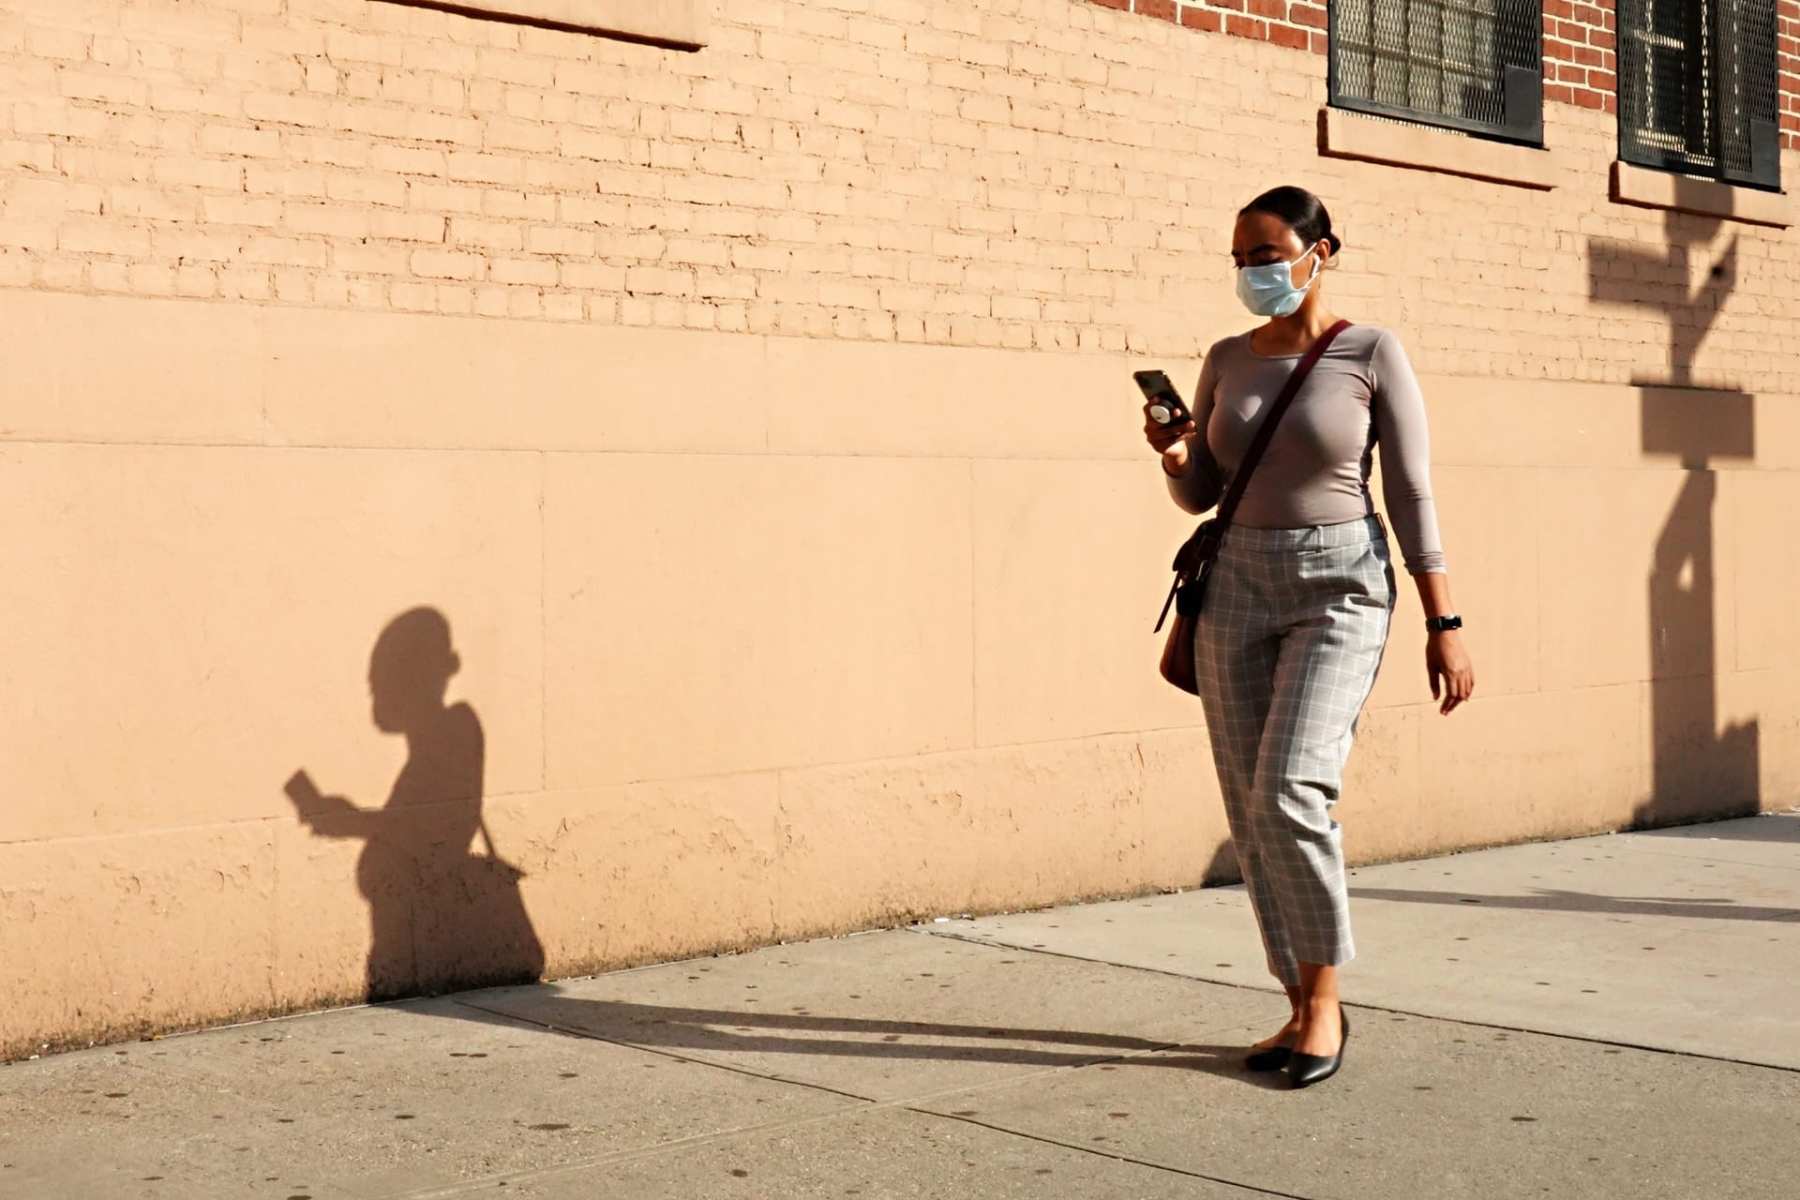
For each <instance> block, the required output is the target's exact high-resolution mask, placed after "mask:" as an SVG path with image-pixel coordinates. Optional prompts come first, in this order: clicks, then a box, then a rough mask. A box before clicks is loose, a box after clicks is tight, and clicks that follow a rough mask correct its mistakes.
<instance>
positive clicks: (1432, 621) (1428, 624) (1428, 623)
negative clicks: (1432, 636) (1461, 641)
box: [1425, 613, 1462, 633]
mask: <svg viewBox="0 0 1800 1200" xmlns="http://www.w3.org/2000/svg"><path fill="white" fill-rule="evenodd" d="M1425 628H1427V629H1429V630H1431V632H1433V633H1444V632H1446V631H1447V630H1451V629H1461V628H1462V618H1461V617H1459V616H1457V615H1456V614H1455V613H1451V614H1450V615H1449V616H1447V617H1426V618H1425Z"/></svg>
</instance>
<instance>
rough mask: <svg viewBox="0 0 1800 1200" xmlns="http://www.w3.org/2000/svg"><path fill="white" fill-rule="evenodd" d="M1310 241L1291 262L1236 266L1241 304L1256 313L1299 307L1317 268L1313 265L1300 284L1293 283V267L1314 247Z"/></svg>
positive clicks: (1282, 313) (1280, 312) (1276, 312)
mask: <svg viewBox="0 0 1800 1200" xmlns="http://www.w3.org/2000/svg"><path fill="white" fill-rule="evenodd" d="M1318 247H1319V243H1317V242H1314V243H1313V244H1312V245H1311V246H1309V247H1307V248H1306V249H1305V250H1304V251H1302V252H1301V254H1300V257H1299V258H1296V259H1295V260H1294V261H1293V262H1275V263H1268V264H1267V265H1265V266H1260V267H1239V268H1238V273H1237V294H1238V299H1239V300H1242V301H1243V302H1244V307H1245V308H1247V309H1249V310H1250V311H1251V312H1253V313H1255V314H1256V315H1257V316H1259V317H1285V316H1289V315H1290V314H1292V313H1293V312H1294V310H1295V309H1297V308H1299V307H1300V302H1301V301H1302V300H1305V299H1306V293H1307V290H1308V289H1309V288H1311V287H1312V285H1313V281H1314V280H1316V279H1318V277H1319V268H1318V267H1317V266H1314V267H1313V273H1312V275H1311V276H1309V277H1308V278H1307V281H1306V282H1305V283H1304V284H1303V285H1301V286H1300V287H1295V286H1294V277H1293V270H1294V268H1295V267H1296V266H1298V265H1299V264H1300V263H1301V262H1303V261H1305V259H1306V256H1307V255H1309V254H1311V253H1312V252H1313V251H1314V250H1316V249H1318Z"/></svg>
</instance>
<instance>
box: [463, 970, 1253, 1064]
mask: <svg viewBox="0 0 1800 1200" xmlns="http://www.w3.org/2000/svg"><path fill="white" fill-rule="evenodd" d="M516 998H517V1000H518V1002H517V1003H508V1002H507V1000H506V999H504V998H501V997H496V996H472V997H467V998H460V997H459V998H457V999H456V1001H455V1003H456V1005H457V1006H458V1007H459V1008H461V1009H466V1010H467V1011H468V1014H469V1016H468V1019H471V1020H476V1021H481V1022H484V1023H494V1024H508V1025H519V1024H523V1025H537V1026H542V1027H544V1028H546V1029H548V1030H550V1031H552V1032H556V1033H560V1034H563V1035H566V1036H574V1037H581V1038H590V1039H595V1040H598V1041H603V1042H615V1043H618V1044H621V1045H628V1046H636V1047H642V1048H645V1049H651V1050H668V1051H675V1052H678V1053H691V1054H736V1055H741V1054H794V1055H811V1056H823V1057H838V1058H868V1059H889V1060H901V1061H921V1060H926V1061H944V1062H982V1063H997V1064H1000V1065H1003V1066H1016V1067H1086V1066H1098V1067H1103V1068H1105V1067H1113V1066H1117V1067H1127V1066H1134V1067H1135V1066H1147V1067H1162V1068H1168V1067H1175V1068H1180V1069H1183V1070H1197V1071H1208V1072H1211V1073H1213V1074H1217V1075H1223V1076H1228V1077H1231V1078H1234V1079H1239V1080H1242V1081H1243V1082H1246V1083H1264V1084H1268V1085H1269V1086H1281V1087H1285V1086H1287V1085H1286V1081H1285V1080H1284V1079H1280V1078H1275V1079H1273V1080H1271V1079H1270V1075H1274V1076H1277V1077H1279V1074H1280V1073H1279V1072H1272V1073H1264V1074H1258V1073H1252V1072H1247V1071H1245V1070H1244V1068H1243V1066H1242V1058H1243V1055H1244V1050H1245V1046H1244V1044H1241V1043H1239V1042H1235V1041H1233V1042H1229V1043H1226V1042H1162V1041H1154V1040H1151V1039H1148V1038H1136V1037H1128V1036H1125V1035H1121V1034H1109V1033H1081V1032H1075V1031H1072V1030H1067V1029H1021V1028H1016V1027H1012V1026H1005V1025H946V1024H940V1023H936V1022H925V1021H894V1020H881V1019H878V1018H862V1017H832V1016H820V1015H817V1014H814V1013H810V1012H799V1013H759V1012H750V1011H743V1010H733V1009H719V1008H687V1007H680V1006H674V1005H667V1006H665V1005H657V1004H639V1003H634V1002H631V1001H625V1000H597V999H584V998H580V997H576V996H570V995H566V994H563V993H561V991H560V989H559V988H558V987H557V985H555V984H545V985H543V986H542V987H539V988H534V989H531V990H530V991H529V992H521V993H517V994H516ZM813 1033H817V1034H843V1035H847V1036H845V1037H842V1038H830V1037H804V1036H797V1035H801V1034H813ZM784 1035H795V1036H784ZM909 1039H919V1040H909ZM996 1041H1009V1042H1020V1041H1028V1042H1039V1043H1043V1044H1045V1045H1046V1046H1050V1047H1063V1046H1066V1047H1070V1049H1068V1050H1059V1049H1037V1048H1034V1047H1030V1046H1003V1045H993V1044H992V1043H994V1042H996ZM983 1043H987V1044H985V1045H984V1044H983ZM1080 1047H1087V1048H1089V1052H1087V1053H1082V1052H1081V1050H1080V1049H1078V1048H1080Z"/></svg>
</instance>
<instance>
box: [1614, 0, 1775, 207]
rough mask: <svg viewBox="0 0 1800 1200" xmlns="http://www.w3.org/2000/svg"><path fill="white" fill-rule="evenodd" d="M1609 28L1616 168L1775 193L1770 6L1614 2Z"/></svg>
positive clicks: (1715, 1) (1738, 0)
mask: <svg viewBox="0 0 1800 1200" xmlns="http://www.w3.org/2000/svg"><path fill="white" fill-rule="evenodd" d="M1765 21H1766V24H1764V22H1765ZM1616 25H1617V28H1618V32H1619V49H1618V60H1619V76H1618V78H1619V84H1618V88H1619V106H1618V107H1619V158H1620V160H1621V161H1623V162H1628V163H1631V164H1632V165H1634V166H1640V167H1648V168H1650V169H1652V170H1658V171H1670V172H1674V173H1676V174H1681V175H1692V176H1697V177H1699V178H1702V179H1711V180H1716V181H1717V182H1719V183H1725V184H1730V185H1732V186H1734V187H1750V188H1758V189H1760V190H1763V191H1772V192H1779V191H1780V190H1781V75H1780V69H1779V65H1778V63H1779V60H1778V58H1777V54H1778V41H1777V38H1778V30H1779V17H1778V6H1777V4H1776V0H1619V9H1618V20H1617V22H1616ZM1759 34H1760V35H1761V38H1762V44H1761V45H1757V44H1754V43H1752V42H1751V41H1750V40H1749V39H1750V38H1752V37H1756V36H1758V35H1759ZM1694 47H1698V50H1697V51H1696V50H1695V49H1693V48H1694ZM1759 109H1760V110H1761V111H1758V110H1759Z"/></svg>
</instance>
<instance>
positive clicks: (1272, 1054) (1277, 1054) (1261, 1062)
mask: <svg viewBox="0 0 1800 1200" xmlns="http://www.w3.org/2000/svg"><path fill="white" fill-rule="evenodd" d="M1293 1053H1294V1048H1293V1047H1292V1046H1264V1047H1263V1048H1262V1049H1261V1050H1253V1051H1251V1052H1250V1053H1249V1054H1247V1055H1245V1056H1244V1066H1246V1067H1248V1068H1249V1069H1250V1070H1252V1071H1279V1070H1281V1068H1283V1067H1285V1066H1287V1063H1288V1057H1289V1056H1290V1055H1292V1054H1293Z"/></svg>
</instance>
